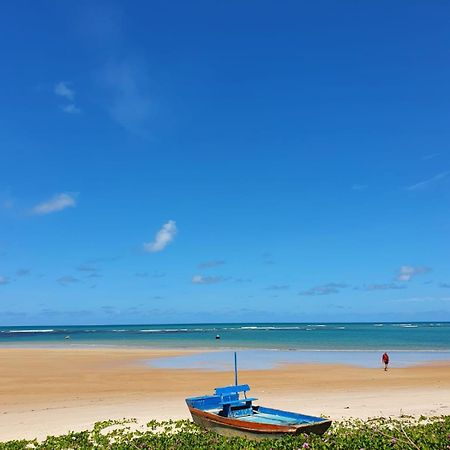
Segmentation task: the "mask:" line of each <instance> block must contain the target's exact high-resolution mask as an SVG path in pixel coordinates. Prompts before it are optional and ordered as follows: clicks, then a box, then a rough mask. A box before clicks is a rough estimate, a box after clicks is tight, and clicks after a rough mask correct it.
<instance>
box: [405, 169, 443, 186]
mask: <svg viewBox="0 0 450 450" xmlns="http://www.w3.org/2000/svg"><path fill="white" fill-rule="evenodd" d="M449 175H450V171H448V170H447V171H446V172H441V173H438V174H437V175H435V176H434V177H432V178H429V179H428V180H424V181H420V182H419V183H416V184H412V185H411V186H408V187H407V188H406V189H407V190H408V191H422V190H424V189H427V188H429V187H431V186H433V185H435V184H436V183H438V182H439V181H441V180H443V179H445V178H447V177H448V176H449Z"/></svg>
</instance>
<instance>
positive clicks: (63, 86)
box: [53, 81, 75, 100]
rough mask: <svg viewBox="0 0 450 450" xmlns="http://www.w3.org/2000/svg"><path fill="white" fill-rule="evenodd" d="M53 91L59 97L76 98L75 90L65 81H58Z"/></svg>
mask: <svg viewBox="0 0 450 450" xmlns="http://www.w3.org/2000/svg"><path fill="white" fill-rule="evenodd" d="M53 92H54V93H55V94H56V95H58V96H59V97H63V98H66V99H67V100H73V99H74V98H75V91H74V90H73V89H71V88H70V87H69V85H68V83H65V82H64V81H60V82H59V83H56V84H55V87H54V89H53Z"/></svg>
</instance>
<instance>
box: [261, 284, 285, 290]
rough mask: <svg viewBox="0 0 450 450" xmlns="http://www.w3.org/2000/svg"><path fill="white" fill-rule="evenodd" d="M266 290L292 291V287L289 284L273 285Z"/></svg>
mask: <svg viewBox="0 0 450 450" xmlns="http://www.w3.org/2000/svg"><path fill="white" fill-rule="evenodd" d="M265 289H266V290H268V291H286V290H287V289H290V286H289V285H288V284H272V285H270V286H267V287H266V288H265Z"/></svg>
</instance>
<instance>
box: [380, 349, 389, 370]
mask: <svg viewBox="0 0 450 450" xmlns="http://www.w3.org/2000/svg"><path fill="white" fill-rule="evenodd" d="M381 361H382V362H383V364H384V370H385V371H386V370H387V367H388V364H389V355H388V354H387V353H386V352H384V353H383V356H382V357H381Z"/></svg>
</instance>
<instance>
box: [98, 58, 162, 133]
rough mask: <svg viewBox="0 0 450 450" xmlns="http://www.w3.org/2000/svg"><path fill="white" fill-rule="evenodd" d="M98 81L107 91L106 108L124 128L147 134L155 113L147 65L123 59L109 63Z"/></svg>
mask: <svg viewBox="0 0 450 450" xmlns="http://www.w3.org/2000/svg"><path fill="white" fill-rule="evenodd" d="M99 78H100V80H99V81H100V83H101V84H102V86H103V88H104V89H105V90H106V92H107V93H108V99H107V110H108V112H109V114H110V116H111V118H112V119H113V120H114V121H116V122H117V123H118V124H119V125H121V126H122V127H123V128H125V129H126V130H128V131H130V132H132V133H134V134H137V135H140V136H143V137H148V136H149V134H150V130H151V127H152V119H153V117H154V115H155V105H154V101H153V100H152V98H151V95H150V82H149V80H150V77H149V74H148V73H147V68H146V65H145V64H144V63H143V62H139V61H133V62H131V61H128V60H124V61H121V62H116V63H114V64H109V65H108V66H106V67H105V68H104V69H103V70H102V71H101V73H100V77H99Z"/></svg>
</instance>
